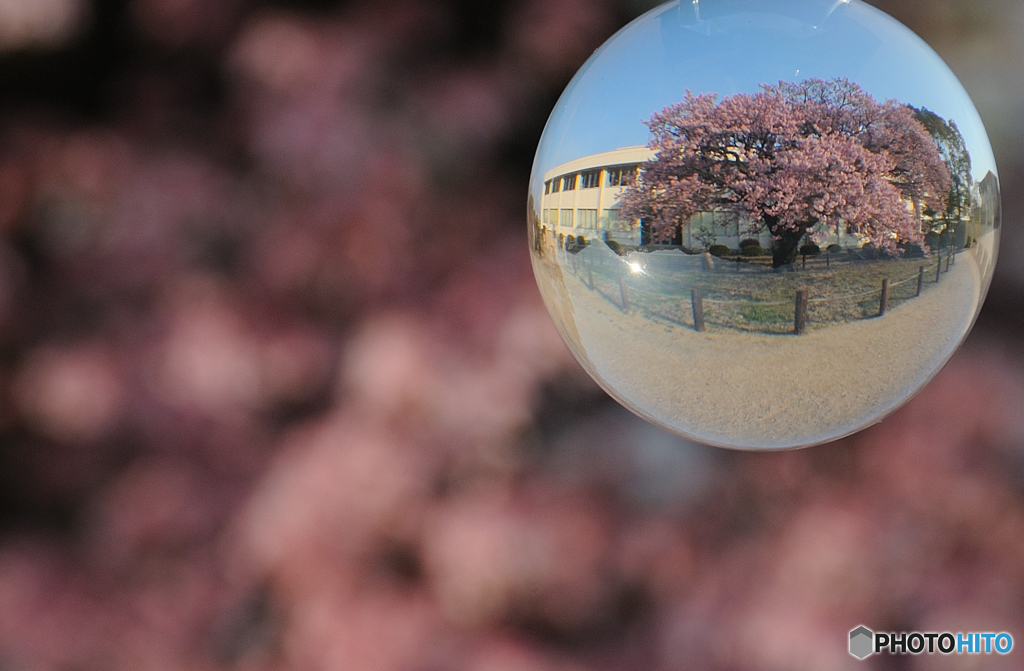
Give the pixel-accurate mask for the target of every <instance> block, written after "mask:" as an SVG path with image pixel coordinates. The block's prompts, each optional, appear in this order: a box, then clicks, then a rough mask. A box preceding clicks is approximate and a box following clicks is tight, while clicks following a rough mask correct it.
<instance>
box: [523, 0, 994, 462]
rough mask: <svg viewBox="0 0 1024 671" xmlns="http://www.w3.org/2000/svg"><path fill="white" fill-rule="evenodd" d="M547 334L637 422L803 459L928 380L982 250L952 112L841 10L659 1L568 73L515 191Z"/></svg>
mask: <svg viewBox="0 0 1024 671" xmlns="http://www.w3.org/2000/svg"><path fill="white" fill-rule="evenodd" d="M529 195H530V197H529V213H528V223H529V232H530V244H531V251H532V259H533V268H534V272H535V275H536V278H537V283H538V285H539V286H540V290H541V293H542V295H543V297H544V301H545V303H546V305H547V307H548V310H549V312H550V313H551V316H552V318H553V319H554V321H555V324H556V325H557V327H558V329H559V331H560V332H561V334H562V337H563V338H564V339H565V341H566V343H567V344H568V346H569V348H570V349H571V350H572V352H573V354H574V355H575V356H576V358H577V359H578V360H579V362H580V363H581V364H582V365H583V366H584V368H586V370H587V371H588V372H589V373H590V374H591V375H592V376H593V377H594V379H595V380H597V382H598V383H599V384H600V385H601V386H602V387H603V388H604V389H605V390H606V391H607V392H608V393H609V394H611V395H612V396H613V397H614V398H616V399H617V400H618V401H619V402H621V403H622V404H623V405H625V406H626V407H627V408H629V409H631V410H633V411H634V412H636V413H637V414H639V415H640V416H642V417H644V418H646V419H648V420H650V421H652V422H654V423H656V424H658V425H660V426H662V427H664V428H666V429H669V430H671V431H673V432H676V433H678V434H681V435H683V436H686V437H688V438H692V439H694V440H698V441H701V442H705V443H709V444H712V445H718V446H722V447H731V448H740V449H782V448H793V447H802V446H808V445H813V444H817V443H823V442H826V441H829V440H834V439H836V438H839V437H842V436H844V435H847V434H850V433H852V432H854V431H857V430H859V429H861V428H864V427H866V426H868V425H870V424H873V423H876V422H878V421H879V420H880V419H881V418H882V417H884V416H885V415H886V414H887V413H889V412H891V411H893V410H894V409H896V408H897V407H898V406H900V405H901V404H902V403H904V402H905V401H906V400H908V399H909V398H910V396H911V395H913V394H914V393H915V392H916V391H917V390H919V389H920V388H921V387H922V386H924V384H925V383H927V382H928V380H929V379H931V378H932V377H933V376H934V375H935V374H936V373H937V372H938V371H939V369H940V368H941V367H942V366H943V365H944V364H945V362H946V361H947V360H948V359H949V358H950V357H951V356H952V354H953V352H954V351H955V350H956V348H957V347H958V346H959V344H960V343H961V342H962V341H963V339H964V337H965V336H966V335H967V333H968V331H969V330H970V328H971V325H972V324H973V322H974V319H975V317H976V316H977V313H978V310H979V308H980V306H981V303H982V300H983V298H984V296H985V292H986V291H987V289H988V284H989V281H990V279H991V277H992V267H993V263H994V262H995V258H996V252H997V249H998V244H999V227H1000V201H999V181H998V178H997V173H996V166H995V160H994V158H993V155H992V149H991V147H990V145H989V142H988V138H987V136H986V133H985V130H984V127H983V126H982V123H981V120H980V118H979V117H978V113H977V111H976V110H975V108H974V106H973V105H972V103H971V101H970V99H969V98H968V96H967V93H966V92H965V91H964V89H963V87H962V86H961V85H960V83H959V82H958V81H957V79H956V77H955V76H954V75H953V74H952V72H951V71H950V70H949V68H948V67H947V66H946V65H945V64H944V63H943V62H942V61H941V59H940V58H939V57H938V56H937V55H936V54H935V52H934V51H932V50H931V49H930V48H929V47H928V46H927V45H926V44H925V43H924V42H923V41H922V40H921V39H920V38H918V37H917V36H916V35H914V34H913V33H912V32H911V31H910V30H908V29H907V28H906V27H904V26H903V25H901V24H900V23H898V22H897V21H896V20H895V19H893V18H891V17H889V16H888V15H886V14H884V13H882V12H880V11H879V10H877V9H874V8H873V7H871V6H869V5H867V4H865V3H863V2H861V1H860V0H692V1H690V0H687V1H685V2H670V3H668V4H665V5H662V6H661V7H658V8H656V9H654V10H652V11H650V12H648V13H647V14H645V15H643V16H641V17H640V18H638V19H636V20H635V21H633V22H632V23H630V24H629V25H628V26H626V27H625V28H623V29H622V30H621V31H619V32H618V33H617V34H616V35H615V36H614V37H612V38H611V39H610V40H609V41H608V42H607V43H605V44H604V45H603V46H602V47H601V48H600V49H598V50H597V51H596V52H595V53H594V54H593V56H591V58H590V59H589V60H588V61H587V62H586V63H585V64H584V65H583V67H582V68H581V69H580V71H579V72H578V73H577V75H576V77H575V78H574V79H573V80H572V82H571V83H570V84H569V86H568V87H567V88H566V90H565V92H564V93H563V94H562V97H561V99H560V100H559V101H558V104H557V105H556V107H555V109H554V111H553V112H552V114H551V117H550V119H549V120H548V123H547V126H546V127H545V129H544V134H543V137H542V139H541V142H540V146H539V147H538V149H537V154H536V158H535V161H534V168H533V175H532V177H531V181H530V194H529Z"/></svg>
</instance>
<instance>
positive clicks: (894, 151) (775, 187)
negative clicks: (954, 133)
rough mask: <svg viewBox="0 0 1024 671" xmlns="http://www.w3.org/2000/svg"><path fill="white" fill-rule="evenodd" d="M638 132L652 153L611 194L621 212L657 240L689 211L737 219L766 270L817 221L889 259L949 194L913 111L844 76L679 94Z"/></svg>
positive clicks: (791, 252) (917, 238) (669, 234)
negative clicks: (741, 215)
mask: <svg viewBox="0 0 1024 671" xmlns="http://www.w3.org/2000/svg"><path fill="white" fill-rule="evenodd" d="M647 126H648V127H649V128H650V129H651V140H650V147H651V149H653V150H655V152H656V153H655V156H654V157H653V158H652V159H651V160H650V161H648V162H647V163H646V164H645V165H644V166H643V169H642V171H641V173H640V175H639V176H638V178H637V179H636V181H635V182H634V184H632V185H631V186H630V187H629V188H628V189H627V190H626V192H625V193H624V194H623V198H622V203H623V204H622V212H623V214H624V215H625V216H627V217H631V218H634V219H640V220H643V221H644V222H645V224H646V225H650V226H651V230H652V232H653V237H654V239H655V240H658V241H664V240H670V239H672V238H673V237H675V235H676V233H677V231H678V230H679V229H680V228H681V227H682V226H685V225H687V223H688V221H689V219H690V217H691V216H692V215H694V214H696V213H698V212H702V211H712V210H721V209H733V210H739V211H743V212H746V214H747V215H748V217H749V219H750V221H751V222H752V228H753V229H755V230H761V229H767V231H768V232H769V233H770V234H771V236H772V240H773V265H774V266H775V267H781V266H784V265H788V264H791V263H793V262H794V261H795V260H796V256H797V250H798V247H799V244H800V240H801V238H802V237H803V236H804V235H805V234H807V233H808V232H810V231H812V230H817V229H820V228H821V226H819V224H823V225H824V226H825V227H827V228H828V229H833V228H834V229H835V230H837V231H838V230H839V229H840V228H841V227H844V228H845V229H846V230H847V231H848V232H849V233H853V234H856V235H860V236H862V237H864V238H866V239H867V240H868V241H870V242H871V243H872V244H874V245H875V246H876V247H878V248H880V249H882V250H884V251H887V252H889V253H892V254H898V253H899V245H900V243H918V244H920V243H921V241H922V233H921V223H920V212H921V209H922V207H923V206H925V205H927V206H928V207H932V208H933V209H935V210H941V208H942V201H943V198H945V197H946V194H947V193H948V190H949V186H950V174H949V170H948V169H947V167H946V165H945V163H944V162H943V160H942V157H941V156H940V154H939V151H938V149H937V148H936V145H935V142H934V141H933V140H932V139H931V137H930V136H929V134H928V131H927V129H926V128H925V127H924V126H923V125H922V124H921V123H920V122H919V121H917V120H916V119H915V117H914V110H913V109H912V108H910V107H908V106H906V105H902V104H900V103H896V102H892V101H890V102H885V103H879V102H877V101H876V100H875V99H874V98H872V97H871V96H870V95H868V94H867V93H865V92H864V91H863V89H861V88H860V87H859V86H858V85H856V84H854V83H852V82H850V81H848V80H845V79H836V80H831V81H822V80H817V79H810V80H806V81H804V82H801V83H798V84H793V83H785V82H780V83H779V84H778V85H776V86H767V85H766V86H762V87H761V91H760V92H758V93H754V94H737V95H733V96H729V97H727V98H724V99H723V100H721V101H719V100H718V96H717V95H715V94H703V95H694V94H692V93H690V92H687V94H686V98H685V99H684V100H683V102H681V103H678V104H675V105H672V106H670V107H667V108H665V109H664V110H662V111H661V112H659V113H657V114H655V115H654V116H653V117H651V119H650V120H649V121H648V122H647Z"/></svg>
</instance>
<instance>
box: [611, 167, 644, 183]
mask: <svg viewBox="0 0 1024 671" xmlns="http://www.w3.org/2000/svg"><path fill="white" fill-rule="evenodd" d="M636 173H637V166H635V165H624V166H620V167H618V168H610V169H609V170H608V186H629V185H630V184H632V183H633V180H634V179H636Z"/></svg>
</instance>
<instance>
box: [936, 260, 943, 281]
mask: <svg viewBox="0 0 1024 671" xmlns="http://www.w3.org/2000/svg"><path fill="white" fill-rule="evenodd" d="M938 256H939V262H938V263H936V264H935V281H936V282H938V281H939V273H941V272H942V254H941V253H940V254H939V255H938Z"/></svg>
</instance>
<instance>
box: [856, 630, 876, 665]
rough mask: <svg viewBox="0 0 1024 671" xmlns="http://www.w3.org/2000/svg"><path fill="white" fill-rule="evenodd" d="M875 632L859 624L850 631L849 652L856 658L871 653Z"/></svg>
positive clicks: (862, 657) (861, 657)
mask: <svg viewBox="0 0 1024 671" xmlns="http://www.w3.org/2000/svg"><path fill="white" fill-rule="evenodd" d="M874 639H875V634H874V632H873V631H871V630H870V629H868V628H867V627H865V626H864V625H861V626H859V627H857V628H856V629H854V630H852V631H851V632H850V654H851V655H853V656H854V657H856V658H857V659H864V658H865V657H867V656H868V655H870V654H871V648H872V647H873V646H872V644H873V643H874Z"/></svg>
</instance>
